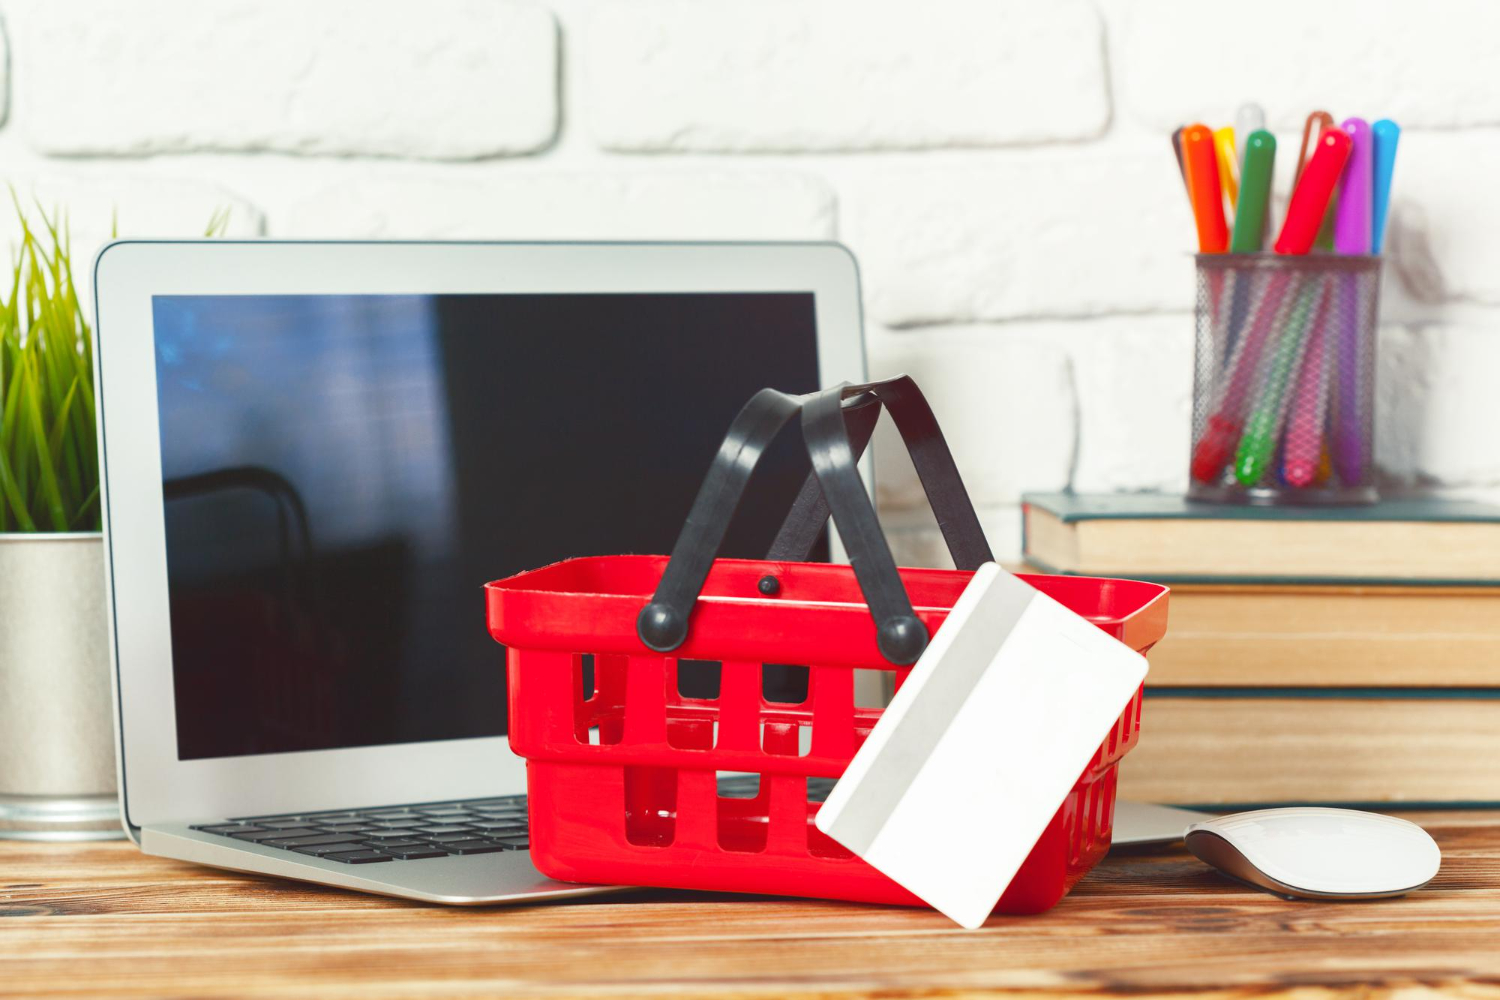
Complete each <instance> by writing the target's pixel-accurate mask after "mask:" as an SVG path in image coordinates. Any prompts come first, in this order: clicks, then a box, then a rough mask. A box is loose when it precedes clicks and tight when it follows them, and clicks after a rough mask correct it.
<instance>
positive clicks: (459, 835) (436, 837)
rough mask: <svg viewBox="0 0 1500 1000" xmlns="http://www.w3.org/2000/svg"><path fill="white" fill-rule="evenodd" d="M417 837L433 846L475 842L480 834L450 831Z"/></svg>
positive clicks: (420, 834) (423, 834) (470, 831)
mask: <svg viewBox="0 0 1500 1000" xmlns="http://www.w3.org/2000/svg"><path fill="white" fill-rule="evenodd" d="M417 836H419V837H421V838H422V839H423V840H425V841H427V842H429V843H433V844H446V843H448V842H449V841H458V840H473V839H474V838H476V837H478V836H479V834H477V833H475V832H474V831H473V830H450V831H448V832H447V833H430V832H429V833H419V834H417Z"/></svg>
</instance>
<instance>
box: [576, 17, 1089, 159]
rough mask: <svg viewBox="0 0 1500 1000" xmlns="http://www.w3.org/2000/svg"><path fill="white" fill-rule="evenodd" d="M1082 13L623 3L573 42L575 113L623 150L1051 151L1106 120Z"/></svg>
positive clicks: (610, 144)
mask: <svg viewBox="0 0 1500 1000" xmlns="http://www.w3.org/2000/svg"><path fill="white" fill-rule="evenodd" d="M1101 44H1102V40H1101V37H1100V23H1099V16H1098V14H1097V13H1096V11H1095V10H1094V7H1093V5H1092V4H1091V3H1089V2H1088V0H1049V2H1048V3H1046V4H1041V3H1036V2H1034V0H922V2H921V3H874V4H872V3H869V2H868V0H833V2H822V3H807V2H805V0H736V2H728V3H704V2H702V0H638V2H635V3H615V4H603V5H601V6H600V7H599V9H598V11H597V13H596V14H595V16H594V17H593V18H592V19H591V23H590V24H589V26H588V29H587V31H586V32H585V35H584V43H583V69H584V79H585V81H586V86H585V91H584V92H585V99H586V102H585V110H586V113H587V115H588V122H589V126H590V128H591V130H592V132H593V134H594V135H595V136H596V137H597V139H598V141H599V142H600V144H601V145H603V146H604V147H605V148H607V149H615V150H625V151H650V152H660V151H663V150H687V149H697V150H713V151H716V152H736V151H747V150H790V151H805V150H809V149H836V150H847V149H928V148H933V147H944V146H996V145H1006V144H1010V143H1020V142H1045V141H1065V140H1069V139H1082V138H1090V137H1093V136H1095V135H1098V134H1099V133H1100V132H1101V131H1102V130H1103V128H1104V125H1105V123H1106V121H1107V120H1108V117H1109V95H1108V91H1107V88H1106V83H1105V78H1104V65H1103V63H1102V61H1101V60H1100V58H1099V51H1100V46H1101Z"/></svg>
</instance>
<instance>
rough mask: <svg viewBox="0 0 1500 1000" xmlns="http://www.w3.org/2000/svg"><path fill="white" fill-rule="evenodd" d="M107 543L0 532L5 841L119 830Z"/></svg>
mask: <svg viewBox="0 0 1500 1000" xmlns="http://www.w3.org/2000/svg"><path fill="white" fill-rule="evenodd" d="M107 613H108V610H107V608H106V607H105V600H104V543H103V539H102V537H101V536H100V535H98V534H97V533H89V534H17V535H11V534H0V838H12V839H25V840H94V839H107V838H112V837H119V836H122V835H123V832H122V830H121V828H120V813H119V806H118V804H117V801H116V797H115V747H114V722H113V719H112V714H113V704H112V701H111V698H110V683H109V669H110V667H109V629H108V623H107V619H106V618H105V615H106V614H107Z"/></svg>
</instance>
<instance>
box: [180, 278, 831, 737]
mask: <svg viewBox="0 0 1500 1000" xmlns="http://www.w3.org/2000/svg"><path fill="white" fill-rule="evenodd" d="M153 318H154V325H155V347H156V376H157V394H158V401H159V411H160V420H161V454H162V477H163V494H164V501H163V502H164V514H165V520H166V535H167V567H168V577H169V586H170V596H171V622H172V629H171V631H172V660H173V681H174V687H175V699H176V704H175V709H176V719H177V739H178V747H177V749H178V756H179V757H180V758H182V759H184V760H187V759H200V758H207V757H227V756H240V755H246V754H267V753H282V752H288V751H298V750H321V749H330V748H338V747H357V746H371V745H377V744H387V743H407V742H415V741H428V740H446V739H459V738H466V737H481V736H498V735H502V734H504V732H505V723H506V703H505V676H504V650H503V649H502V648H501V647H500V646H499V645H497V644H496V643H495V642H494V641H493V640H492V639H491V638H490V636H489V633H488V631H487V630H486V624H485V602H484V596H483V590H482V588H483V584H484V583H485V582H486V581H489V580H493V579H498V578H500V577H504V576H508V575H510V574H513V573H517V572H520V571H522V570H527V569H532V568H535V567H538V566H543V565H546V564H548V563H552V562H556V561H557V560H560V559H566V558H570V557H573V556H586V555H608V554H614V553H627V552H648V553H665V552H669V551H670V550H671V547H672V544H673V542H674V541H675V540H676V537H677V534H678V532H679V531H680V529H681V527H682V523H683V520H684V518H685V517H686V515H687V511H688V508H689V506H690V505H691V504H692V501H693V498H694V496H695V495H696V493H697V490H698V487H699V484H700V483H701V481H702V478H703V475H704V473H705V472H706V470H707V468H708V466H709V463H710V462H711V460H712V458H713V456H714V453H715V451H716V450H717V448H718V446H719V442H720V440H721V439H722V437H723V434H724V432H725V430H726V428H727V427H728V425H729V423H730V421H731V420H732V419H733V417H734V415H735V413H736V412H737V411H738V410H739V408H740V406H742V405H743V404H744V402H745V401H746V400H747V399H749V398H750V396H751V395H752V394H753V393H754V392H755V391H756V390H757V389H760V388H762V387H764V386H774V387H776V388H778V389H782V390H785V391H787V392H796V393H801V392H810V391H812V390H814V389H816V388H817V384H818V358H817V346H816V338H815V333H816V330H815V321H814V302H813V295H812V294H811V293H785V294H781V293H690V294H654V293H653V294H573V293H569V294H522V295H418V296H398V295H316V296H303V295H290V296H283V295H275V296H259V295H250V296H245V295H237V296H213V295H210V296H157V297H156V298H155V299H154V300H153ZM800 448H801V446H800V441H799V440H798V439H797V436H796V435H795V433H788V434H785V435H783V436H782V438H781V439H780V440H779V441H778V442H777V445H776V446H775V447H774V448H773V449H772V450H771V451H770V453H769V454H768V455H767V457H766V460H765V461H764V463H763V467H762V468H761V469H760V471H758V472H757V474H756V476H755V479H754V481H753V482H752V483H751V485H750V488H749V492H748V493H747V500H746V503H745V504H744V505H743V506H742V508H741V510H740V512H739V514H738V516H737V517H736V519H735V522H734V523H733V525H732V527H731V529H730V532H729V535H728V538H727V539H726V544H725V547H724V554H725V555H731V556H747V557H759V556H763V555H764V554H765V551H766V549H767V548H768V546H769V545H770V542H771V540H772V538H773V537H774V535H775V532H776V529H777V527H778V526H779V525H780V523H781V520H782V518H783V516H784V515H785V512H786V511H787V509H788V507H789V505H790V503H791V500H792V497H793V496H794V495H795V494H796V491H797V489H798V487H799V486H800V484H801V481H802V478H803V477H804V476H805V475H806V472H807V461H806V457H805V455H804V454H802V453H801V450H800ZM784 682H785V681H784ZM708 683H712V682H711V681H708Z"/></svg>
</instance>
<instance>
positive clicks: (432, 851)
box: [387, 844, 448, 861]
mask: <svg viewBox="0 0 1500 1000" xmlns="http://www.w3.org/2000/svg"><path fill="white" fill-rule="evenodd" d="M387 852H388V853H389V854H390V856H391V857H393V858H395V859H397V860H398V861H417V860H420V859H422V858H446V857H447V856H448V852H447V851H445V850H443V849H442V848H441V847H436V846H434V845H432V844H428V845H427V846H425V847H396V848H388V849H387Z"/></svg>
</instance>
